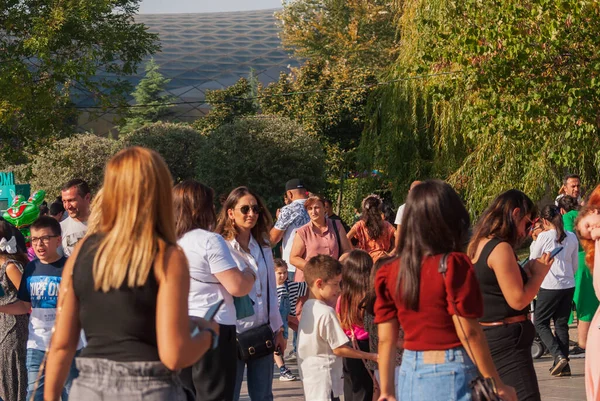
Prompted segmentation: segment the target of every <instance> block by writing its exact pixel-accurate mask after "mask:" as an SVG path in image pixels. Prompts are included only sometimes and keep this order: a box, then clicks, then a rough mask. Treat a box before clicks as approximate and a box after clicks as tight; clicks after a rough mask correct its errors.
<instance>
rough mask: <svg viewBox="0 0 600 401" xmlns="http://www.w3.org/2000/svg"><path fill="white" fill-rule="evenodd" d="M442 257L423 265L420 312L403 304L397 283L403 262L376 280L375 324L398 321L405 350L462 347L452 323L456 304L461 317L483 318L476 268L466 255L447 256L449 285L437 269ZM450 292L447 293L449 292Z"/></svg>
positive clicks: (386, 269)
mask: <svg viewBox="0 0 600 401" xmlns="http://www.w3.org/2000/svg"><path fill="white" fill-rule="evenodd" d="M441 257H442V255H435V256H428V257H425V258H424V259H423V264H422V265H421V279H420V293H419V308H418V310H417V311H413V310H410V309H406V308H405V307H404V305H403V304H402V301H401V298H400V295H401V294H399V292H401V288H402V287H401V286H400V287H399V291H398V292H397V291H396V279H397V277H398V269H399V268H400V259H396V260H394V261H392V262H390V263H388V264H386V265H384V266H382V267H381V268H380V269H379V271H378V272H377V276H376V278H375V292H376V294H377V300H376V301H375V323H382V322H386V321H389V320H392V319H398V321H399V322H400V325H401V326H402V328H403V329H404V348H405V349H408V350H412V351H427V350H446V349H450V348H455V347H459V346H461V345H462V344H461V342H460V340H459V338H458V336H457V334H456V328H455V327H454V323H453V321H452V315H454V314H455V313H454V307H453V306H452V302H456V309H457V310H458V314H459V315H460V316H462V317H466V318H472V319H478V318H480V317H481V316H482V315H483V300H482V297H481V290H480V289H479V283H478V282H477V278H476V276H475V270H474V269H473V264H472V263H471V261H470V260H469V258H468V257H467V255H465V254H463V253H458V252H454V253H451V254H450V255H448V260H447V271H446V283H444V279H443V276H442V274H441V273H439V272H438V265H439V262H440V259H441ZM446 289H448V291H446Z"/></svg>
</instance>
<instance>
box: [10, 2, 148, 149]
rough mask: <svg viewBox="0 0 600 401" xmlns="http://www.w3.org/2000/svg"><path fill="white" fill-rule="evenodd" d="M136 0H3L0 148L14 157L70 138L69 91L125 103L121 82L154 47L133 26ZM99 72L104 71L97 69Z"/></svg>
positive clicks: (139, 26) (71, 111) (73, 113)
mask: <svg viewBox="0 0 600 401" xmlns="http://www.w3.org/2000/svg"><path fill="white" fill-rule="evenodd" d="M138 5H139V1H138V0H97V1H59V0H35V1H34V0H21V1H17V0H8V1H4V2H3V3H2V13H0V31H2V35H0V152H2V155H3V157H4V158H5V159H10V160H13V161H14V160H16V159H19V157H20V156H22V153H23V151H24V149H25V148H28V149H30V150H33V151H36V150H37V149H43V148H44V147H45V146H47V145H48V144H49V143H51V142H52V141H53V140H54V139H56V138H59V137H61V136H66V135H69V134H71V133H72V132H73V130H72V128H73V125H74V121H75V118H76V110H75V108H74V107H73V104H72V103H71V96H72V95H73V94H75V93H76V92H85V93H86V96H89V95H88V94H90V95H91V96H93V97H94V99H95V100H96V101H97V102H98V103H99V104H100V105H109V104H110V105H114V104H119V103H120V102H123V103H124V99H125V97H124V96H125V95H126V94H127V93H128V92H129V91H130V86H129V84H128V83H127V82H126V81H125V80H123V79H121V78H122V77H123V76H125V75H128V74H132V73H134V72H135V71H136V68H137V65H138V63H139V62H141V61H142V60H143V59H144V57H146V56H147V55H148V54H151V53H153V52H154V51H156V50H157V49H158V46H157V44H156V40H157V36H156V35H155V34H151V33H148V32H147V30H146V27H145V26H144V25H142V24H139V23H135V22H134V20H133V16H134V15H135V13H136V12H137V9H138ZM98 72H103V74H98Z"/></svg>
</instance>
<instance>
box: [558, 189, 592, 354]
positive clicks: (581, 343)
mask: <svg viewBox="0 0 600 401" xmlns="http://www.w3.org/2000/svg"><path fill="white" fill-rule="evenodd" d="M558 207H560V211H561V213H562V215H563V224H564V228H565V231H571V232H575V219H576V218H577V215H578V214H579V211H578V209H579V202H578V200H577V198H575V197H572V196H569V195H565V196H563V197H561V198H560V199H559V200H558ZM573 302H575V310H576V312H577V322H578V323H577V334H578V341H577V342H578V345H577V346H576V347H574V348H573V350H571V351H570V354H571V355H577V354H583V353H584V352H585V346H586V341H587V334H588V331H589V329H590V324H591V321H592V318H593V317H594V313H595V312H596V309H597V308H598V304H599V302H598V298H596V294H595V292H594V284H593V280H592V273H591V272H590V269H589V268H588V267H587V266H586V264H585V252H584V251H583V248H582V247H581V245H579V266H578V269H577V272H576V273H575V294H573ZM572 321H573V315H572V314H571V319H570V321H569V323H571V322H572Z"/></svg>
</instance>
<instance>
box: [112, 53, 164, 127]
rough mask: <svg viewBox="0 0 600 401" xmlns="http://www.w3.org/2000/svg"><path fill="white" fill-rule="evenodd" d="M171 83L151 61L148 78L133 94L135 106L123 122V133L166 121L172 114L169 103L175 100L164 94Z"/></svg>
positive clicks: (144, 79)
mask: <svg viewBox="0 0 600 401" xmlns="http://www.w3.org/2000/svg"><path fill="white" fill-rule="evenodd" d="M170 81H171V80H170V79H167V78H165V77H164V76H163V75H162V74H161V73H160V71H159V65H158V64H156V62H155V61H154V59H150V61H149V62H148V64H146V76H145V77H144V78H142V80H141V81H140V82H139V83H138V85H137V87H136V88H135V91H134V92H133V93H132V95H133V98H134V99H135V105H134V106H133V107H131V108H130V109H129V111H128V115H127V117H126V118H125V119H124V121H123V126H122V129H121V130H122V131H123V132H131V131H133V130H134V129H137V128H140V127H141V126H143V125H145V124H148V123H153V122H156V121H164V120H165V119H167V118H168V117H169V116H170V115H171V114H172V112H171V108H172V106H171V105H169V103H171V102H173V100H174V98H173V97H172V96H170V95H166V94H164V91H165V87H166V86H167V84H168V83H169V82H170Z"/></svg>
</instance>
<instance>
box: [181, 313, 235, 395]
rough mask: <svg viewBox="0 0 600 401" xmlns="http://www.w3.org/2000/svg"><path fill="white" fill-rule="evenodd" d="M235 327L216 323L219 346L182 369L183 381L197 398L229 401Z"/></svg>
mask: <svg viewBox="0 0 600 401" xmlns="http://www.w3.org/2000/svg"><path fill="white" fill-rule="evenodd" d="M235 339H236V334H235V326H226V325H223V324H220V325H219V345H218V347H217V348H216V349H214V350H211V351H208V352H207V353H206V354H204V356H203V357H202V358H201V359H200V360H199V361H198V362H196V363H195V364H194V365H193V366H191V367H189V368H186V369H183V370H182V372H181V379H182V381H183V384H184V385H185V386H186V387H188V388H189V389H191V390H192V391H194V392H195V394H196V400H198V401H200V400H202V401H232V400H233V392H234V390H235V379H236V377H235V376H236V372H237V361H238V358H237V348H236V346H237V345H236V341H235Z"/></svg>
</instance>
